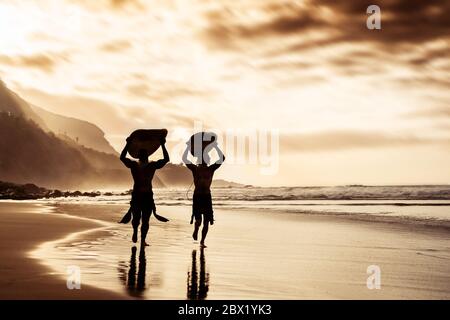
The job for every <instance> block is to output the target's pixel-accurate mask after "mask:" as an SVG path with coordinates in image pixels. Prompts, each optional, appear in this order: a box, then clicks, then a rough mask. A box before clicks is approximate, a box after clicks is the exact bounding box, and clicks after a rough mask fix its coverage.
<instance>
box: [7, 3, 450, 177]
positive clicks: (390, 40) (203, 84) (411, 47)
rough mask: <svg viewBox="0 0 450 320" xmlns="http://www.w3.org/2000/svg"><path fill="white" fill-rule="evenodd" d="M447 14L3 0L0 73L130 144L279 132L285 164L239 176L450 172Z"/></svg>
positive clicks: (231, 170)
mask: <svg viewBox="0 0 450 320" xmlns="http://www.w3.org/2000/svg"><path fill="white" fill-rule="evenodd" d="M370 4H377V5H379V6H380V8H381V16H382V20H381V27H382V29H381V30H368V29H367V28H366V19H367V17H368V15H367V14H366V8H367V6H368V5H370ZM449 16H450V2H448V1H433V0H428V1H420V0H413V1H411V0H410V1H406V0H388V1H376V2H373V1H356V0H355V1H344V0H342V1H332V0H310V1H307V0H305V1H292V0H291V1H282V0H243V1H234V0H212V1H207V0H197V1H195V0H179V1H175V0H172V1H170V0H164V1H163V0H161V1H145V0H100V1H98V0H97V1H90V0H35V1H32V0H29V1H19V0H17V1H14V0H9V1H8V0H2V1H1V2H0V36H1V41H0V78H1V79H2V80H3V81H4V82H5V83H6V84H7V85H8V87H9V88H10V89H12V90H13V91H15V92H17V93H19V94H20V95H21V96H22V97H23V98H24V99H26V100H27V101H29V102H31V103H33V104H36V105H38V106H41V107H43V108H46V109H48V110H50V111H53V112H56V113H59V114H62V115H66V116H72V117H76V118H80V119H84V120H88V121H90V122H93V123H95V124H96V125H98V126H99V127H100V128H101V129H102V130H104V131H105V133H106V138H107V139H108V140H109V141H110V143H111V144H112V145H113V147H114V148H115V149H116V150H118V151H120V149H121V148H122V147H123V144H124V139H125V138H126V137H127V136H128V135H129V133H130V132H131V131H132V130H134V129H137V128H160V127H164V128H167V129H169V131H171V135H170V136H169V140H170V143H171V144H174V143H176V142H179V141H181V140H183V139H185V138H187V137H185V136H184V134H185V132H188V131H186V130H192V127H193V125H194V121H201V122H202V123H203V124H204V126H205V127H207V128H208V127H209V128H216V129H219V130H258V129H276V130H278V131H279V134H280V146H279V150H280V154H279V170H278V172H277V174H275V175H264V174H262V173H261V170H260V166H258V165H257V164H233V161H230V162H231V163H228V164H227V165H226V166H224V168H223V169H221V171H220V172H218V177H219V178H223V179H227V180H232V181H236V182H242V183H249V184H259V185H338V184H422V183H425V184H429V183H436V184H439V183H443V184H444V183H445V184H446V183H450V169H449V168H450V167H449V163H450V90H449V89H450V55H449V52H450V19H449ZM173 159H174V162H177V161H179V159H178V158H177V156H176V155H174V157H173Z"/></svg>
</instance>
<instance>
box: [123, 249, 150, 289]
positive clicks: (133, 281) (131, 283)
mask: <svg viewBox="0 0 450 320" xmlns="http://www.w3.org/2000/svg"><path fill="white" fill-rule="evenodd" d="M136 252H137V248H136V247H132V248H131V257H130V263H129V269H128V273H127V264H126V263H125V262H124V261H122V262H120V263H119V278H120V280H121V281H122V283H123V284H124V286H125V287H126V288H127V291H128V294H129V295H130V296H133V297H142V296H143V294H144V291H145V290H146V289H147V288H146V286H145V273H146V267H147V259H146V257H145V248H144V247H142V248H141V249H140V250H139V265H138V268H137V270H136ZM136 271H137V276H136Z"/></svg>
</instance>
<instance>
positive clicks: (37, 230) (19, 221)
mask: <svg viewBox="0 0 450 320" xmlns="http://www.w3.org/2000/svg"><path fill="white" fill-rule="evenodd" d="M50 212H51V211H50V208H48V207H47V206H43V205H37V204H32V203H24V202H20V203H17V202H0V219H1V221H2V223H1V224H0V299H2V300H3V299H119V298H120V299H122V298H126V297H125V296H120V295H119V294H116V293H114V292H111V291H106V290H102V289H99V288H95V287H92V286H88V285H83V286H82V290H69V289H67V286H66V281H65V280H64V279H61V278H60V277H57V276H55V275H54V274H53V272H52V270H51V269H49V268H47V267H45V266H43V265H42V264H41V263H40V262H39V261H38V260H36V259H34V258H32V257H31V256H30V255H29V252H30V251H31V250H34V249H35V248H36V247H37V246H38V245H39V244H41V243H43V242H45V241H52V240H56V239H59V238H62V237H63V236H65V235H67V234H69V233H72V232H77V231H82V230H89V229H92V228H97V227H99V226H100V224H98V223H95V222H94V221H87V220H81V219H74V218H70V217H67V216H62V215H56V214H51V213H50Z"/></svg>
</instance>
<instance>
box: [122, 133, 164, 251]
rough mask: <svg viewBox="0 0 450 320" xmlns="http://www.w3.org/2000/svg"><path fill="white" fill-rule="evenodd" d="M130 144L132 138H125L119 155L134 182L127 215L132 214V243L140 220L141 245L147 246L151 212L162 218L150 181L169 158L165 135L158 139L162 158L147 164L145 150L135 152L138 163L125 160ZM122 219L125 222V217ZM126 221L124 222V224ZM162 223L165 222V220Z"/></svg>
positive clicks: (135, 239) (146, 152)
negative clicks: (158, 214)
mask: <svg viewBox="0 0 450 320" xmlns="http://www.w3.org/2000/svg"><path fill="white" fill-rule="evenodd" d="M166 133H167V131H166ZM132 143H133V136H130V137H128V138H127V143H126V145H125V148H124V149H123V150H122V153H121V154H120V160H121V161H122V162H123V164H124V165H125V166H126V167H127V168H129V169H130V170H131V175H132V176H133V180H134V185H133V191H132V193H131V207H130V210H129V213H132V216H133V218H132V225H133V237H132V240H133V242H134V243H136V242H137V237H138V236H137V234H138V227H139V224H140V221H141V220H142V226H141V245H144V246H148V244H147V243H146V242H145V238H146V236H147V232H148V229H149V221H150V216H151V214H152V212H153V213H154V215H155V217H157V218H162V217H158V216H157V215H156V207H155V202H154V200H153V189H152V179H153V176H154V174H155V171H156V170H158V169H161V168H162V167H164V166H165V165H166V163H168V162H169V160H170V158H169V153H168V152H167V149H166V145H165V144H166V138H165V135H164V136H162V137H161V138H160V143H161V148H162V151H163V155H164V158H163V159H160V160H158V161H150V162H149V161H148V157H149V151H148V150H147V149H145V148H142V149H139V150H138V152H137V158H138V159H139V161H133V160H131V159H129V158H127V153H128V151H129V149H130V145H131V144H132ZM124 219H125V220H127V219H126V218H125V217H124ZM124 219H122V220H124ZM162 219H164V218H162ZM128 221H129V219H128ZM128 221H125V223H126V222H128ZM163 221H167V219H165V220H163ZM121 222H122V221H121Z"/></svg>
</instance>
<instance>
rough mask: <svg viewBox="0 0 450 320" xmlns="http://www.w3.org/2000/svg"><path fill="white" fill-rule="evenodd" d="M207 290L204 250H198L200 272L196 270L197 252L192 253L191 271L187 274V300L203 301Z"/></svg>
mask: <svg viewBox="0 0 450 320" xmlns="http://www.w3.org/2000/svg"><path fill="white" fill-rule="evenodd" d="M208 290H209V273H208V272H206V260H205V250H204V249H203V248H201V249H200V272H199V271H198V270H197V250H193V251H192V265H191V271H188V274H187V298H188V299H191V300H203V299H205V298H206V297H207V295H208Z"/></svg>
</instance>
